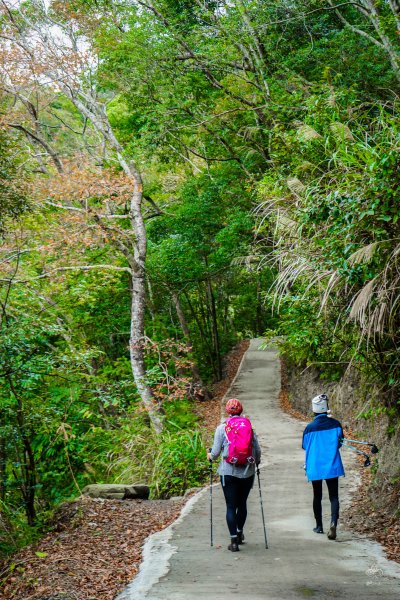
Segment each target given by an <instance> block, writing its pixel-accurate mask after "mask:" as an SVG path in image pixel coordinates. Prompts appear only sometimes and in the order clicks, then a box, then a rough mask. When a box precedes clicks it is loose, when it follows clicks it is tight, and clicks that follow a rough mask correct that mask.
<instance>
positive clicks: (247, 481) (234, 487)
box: [207, 398, 261, 552]
mask: <svg viewBox="0 0 400 600" xmlns="http://www.w3.org/2000/svg"><path fill="white" fill-rule="evenodd" d="M225 410H226V412H227V413H228V415H230V416H229V417H228V418H227V419H226V421H225V423H222V424H221V425H219V426H218V427H217V429H216V431H215V435H214V443H213V447H212V448H211V451H210V452H209V453H208V454H207V458H208V460H210V461H214V460H216V459H217V458H218V456H220V455H221V463H220V465H219V467H218V474H219V475H220V476H221V484H222V489H223V492H224V496H225V502H226V522H227V524H228V529H229V533H230V536H231V541H230V544H229V546H228V550H230V551H231V552H238V550H239V545H241V544H243V543H244V535H243V528H244V524H245V522H246V517H247V498H248V495H249V493H250V490H251V488H252V487H253V483H254V475H255V467H256V465H258V464H259V462H260V460H261V449H260V445H259V443H258V440H257V436H256V434H255V432H254V431H253V429H252V426H251V423H250V421H249V419H247V418H246V417H245V416H242V412H243V406H242V404H241V402H240V401H239V400H237V399H236V398H231V399H230V400H228V402H227V403H226V406H225Z"/></svg>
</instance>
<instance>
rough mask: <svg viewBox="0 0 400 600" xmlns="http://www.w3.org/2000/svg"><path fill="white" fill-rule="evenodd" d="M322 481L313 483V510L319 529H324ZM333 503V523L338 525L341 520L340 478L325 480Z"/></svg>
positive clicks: (318, 480)
mask: <svg viewBox="0 0 400 600" xmlns="http://www.w3.org/2000/svg"><path fill="white" fill-rule="evenodd" d="M322 481H323V480H322V479H317V480H316V481H312V482H311V483H312V486H313V490H314V500H313V509H314V517H315V521H316V524H317V527H319V526H320V527H322ZM325 481H326V485H327V486H328V492H329V500H330V501H331V522H332V523H334V525H337V522H338V519H339V477H332V478H331V479H325Z"/></svg>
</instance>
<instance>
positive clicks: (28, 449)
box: [7, 377, 36, 527]
mask: <svg viewBox="0 0 400 600" xmlns="http://www.w3.org/2000/svg"><path fill="white" fill-rule="evenodd" d="M7 379H8V383H9V385H10V389H11V391H12V394H13V396H14V398H15V400H16V402H17V411H16V418H17V426H18V432H19V435H20V436H21V440H22V447H23V461H22V463H23V466H22V476H23V482H22V485H21V492H22V495H23V498H24V502H25V514H26V518H27V521H28V525H30V526H31V527H32V526H33V525H34V524H35V521H36V509H35V492H36V463H35V456H34V453H33V449H32V446H31V442H30V439H29V436H28V432H27V428H26V424H25V416H24V411H23V406H22V400H21V396H20V395H19V393H18V392H17V390H16V388H15V386H14V383H13V381H12V379H11V377H8V378H7Z"/></svg>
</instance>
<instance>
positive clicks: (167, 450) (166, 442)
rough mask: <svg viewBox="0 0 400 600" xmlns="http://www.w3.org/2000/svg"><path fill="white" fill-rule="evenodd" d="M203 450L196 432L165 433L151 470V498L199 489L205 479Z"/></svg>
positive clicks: (206, 472)
mask: <svg viewBox="0 0 400 600" xmlns="http://www.w3.org/2000/svg"><path fill="white" fill-rule="evenodd" d="M207 474H208V463H207V460H206V450H205V447H204V444H203V441H202V439H201V435H200V433H199V432H198V431H194V432H193V431H178V432H177V433H169V432H166V433H165V434H164V435H163V436H162V439H161V443H160V445H159V448H158V452H157V455H156V457H155V461H154V466H153V481H152V482H151V495H152V497H154V498H168V497H170V496H181V495H182V494H184V493H185V491H186V490H188V489H190V488H192V487H197V486H199V485H202V484H203V483H204V481H205V480H206V478H207Z"/></svg>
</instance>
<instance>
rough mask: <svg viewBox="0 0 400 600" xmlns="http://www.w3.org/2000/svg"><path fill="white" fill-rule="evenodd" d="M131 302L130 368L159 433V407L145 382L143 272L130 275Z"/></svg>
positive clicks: (151, 419)
mask: <svg viewBox="0 0 400 600" xmlns="http://www.w3.org/2000/svg"><path fill="white" fill-rule="evenodd" d="M131 285H132V301H131V326H130V340H129V350H130V359H131V368H132V373H133V378H134V380H135V384H136V387H137V390H138V392H139V394H140V397H141V399H142V402H143V406H144V407H145V409H146V411H147V412H148V414H149V418H150V421H151V424H152V426H153V427H154V430H155V431H156V432H157V433H161V431H162V429H163V422H162V417H161V410H160V407H159V406H157V404H156V402H155V399H154V397H153V394H152V391H151V388H150V386H149V384H148V383H147V381H146V369H145V364H144V335H143V333H144V301H145V294H146V283H145V274H144V270H143V271H142V273H141V274H139V273H138V272H136V273H133V274H132V279H131Z"/></svg>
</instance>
